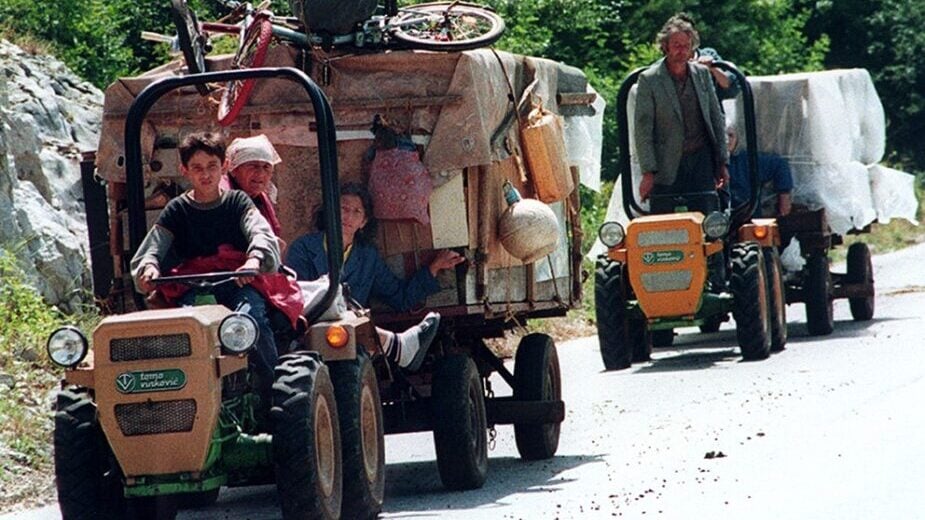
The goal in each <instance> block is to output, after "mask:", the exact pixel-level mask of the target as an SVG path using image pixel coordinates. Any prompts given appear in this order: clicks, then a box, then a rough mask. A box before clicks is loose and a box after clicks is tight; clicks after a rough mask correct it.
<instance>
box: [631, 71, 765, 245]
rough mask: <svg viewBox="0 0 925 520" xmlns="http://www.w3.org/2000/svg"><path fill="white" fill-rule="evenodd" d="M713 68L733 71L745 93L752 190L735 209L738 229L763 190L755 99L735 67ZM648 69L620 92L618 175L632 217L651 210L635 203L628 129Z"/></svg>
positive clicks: (746, 133) (747, 143)
mask: <svg viewBox="0 0 925 520" xmlns="http://www.w3.org/2000/svg"><path fill="white" fill-rule="evenodd" d="M713 65H715V66H718V67H719V68H721V69H722V70H725V71H728V72H731V73H732V74H733V75H734V76H735V77H736V81H738V83H739V86H740V87H741V90H742V93H741V95H742V101H743V105H744V114H743V115H744V116H745V137H746V139H745V141H746V158H747V161H746V162H747V163H748V176H749V179H751V188H752V189H751V193H750V194H749V199H748V201H747V202H745V203H743V204H741V205H740V206H738V207H736V208H733V209H732V223H733V227H737V226H739V225H741V224H743V223H745V222H746V221H747V220H749V218H751V215H752V213H754V211H755V207H756V206H757V204H758V193H759V191H760V189H761V185H760V182H759V178H758V148H757V143H758V138H757V132H756V130H755V104H754V97H753V96H752V87H751V85H749V83H748V81H747V80H746V79H745V75H744V74H742V72H741V71H739V69H737V68H736V67H735V66H734V65H732V64H731V63H729V62H726V61H715V62H713ZM647 68H648V67H640V68H638V69H636V70H634V71H633V72H631V73H630V74H629V75H628V76H627V77H626V79H625V80H623V84H621V85H620V90H619V91H618V93H617V133H618V141H617V144H618V146H619V156H620V157H619V161H620V169H619V176H620V180H621V182H622V184H621V186H622V188H623V210H624V211H626V215H627V217H629V218H634V217H637V216H640V215H648V214H650V212H649V211H647V210H644V209H642V208H641V207H640V206H639V203H638V202H637V201H636V193H635V191H634V190H633V175H632V167H631V164H630V153H631V151H630V139H629V127H628V125H627V121H628V117H627V103H628V101H629V95H630V90H631V89H632V87H633V85H635V84H636V82H637V81H638V80H639V75H640V74H642V72H643V71H645V70H646V69H647Z"/></svg>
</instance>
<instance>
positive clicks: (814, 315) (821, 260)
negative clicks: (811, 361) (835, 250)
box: [803, 254, 835, 336]
mask: <svg viewBox="0 0 925 520" xmlns="http://www.w3.org/2000/svg"><path fill="white" fill-rule="evenodd" d="M805 269H806V277H805V279H804V285H803V291H804V293H805V295H806V328H807V330H808V331H809V334H810V336H825V335H826V334H831V333H832V330H833V329H834V328H835V318H834V315H833V312H832V274H831V273H830V272H829V258H828V257H827V256H825V255H822V254H815V255H812V256H810V257H809V258H808V259H807V260H806V267H805Z"/></svg>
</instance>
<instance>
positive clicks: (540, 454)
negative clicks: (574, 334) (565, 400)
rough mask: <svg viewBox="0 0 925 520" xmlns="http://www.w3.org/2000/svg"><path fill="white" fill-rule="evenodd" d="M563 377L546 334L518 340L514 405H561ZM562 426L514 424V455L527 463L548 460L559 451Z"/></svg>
mask: <svg viewBox="0 0 925 520" xmlns="http://www.w3.org/2000/svg"><path fill="white" fill-rule="evenodd" d="M561 399H562V376H561V373H560V371H559V356H558V354H557V353H556V345H555V343H553V340H552V338H551V337H549V336H547V335H546V334H528V335H526V336H524V337H523V339H521V340H520V344H519V345H518V346H517V354H516V355H515V358H514V400H515V401H560V400H561ZM560 426H561V423H558V422H556V423H548V424H516V423H515V424H514V439H515V440H516V441H517V451H518V452H519V453H520V457H521V458H523V459H526V460H541V459H548V458H550V457H552V456H553V455H555V454H556V450H557V449H558V448H559V431H560Z"/></svg>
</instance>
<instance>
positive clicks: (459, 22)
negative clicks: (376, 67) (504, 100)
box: [171, 0, 505, 126]
mask: <svg viewBox="0 0 925 520" xmlns="http://www.w3.org/2000/svg"><path fill="white" fill-rule="evenodd" d="M218 1H220V2H221V3H222V4H224V5H225V6H228V7H230V8H231V13H230V14H229V15H228V16H226V17H225V19H226V20H227V21H226V22H225V23H216V22H203V23H200V22H198V21H197V19H196V15H195V13H194V12H193V11H192V10H191V9H190V8H189V6H188V5H187V2H186V0H171V12H172V18H173V20H174V24H175V26H176V29H177V43H178V45H179V47H180V50H181V51H182V53H183V57H184V60H185V62H186V66H187V71H188V72H189V73H190V74H198V73H200V72H205V69H206V62H205V55H206V54H207V53H208V52H209V51H211V43H210V35H211V34H212V33H224V34H238V38H239V42H238V47H237V52H236V53H235V56H234V58H233V59H232V64H231V68H232V69H243V68H259V67H261V66H262V65H263V63H264V61H265V60H266V55H267V51H268V49H269V46H270V42H271V40H272V39H273V38H276V39H277V40H278V41H281V42H283V43H288V44H291V45H295V46H296V47H299V48H302V49H308V50H311V49H315V48H320V49H324V50H330V49H332V48H343V47H354V48H357V49H364V50H365V49H371V50H381V49H420V50H430V51H443V52H458V51H464V50H471V49H476V48H479V47H485V46H488V45H491V44H493V43H494V42H496V41H497V40H498V39H499V38H500V37H501V36H502V34H503V33H504V28H505V25H504V19H502V18H501V17H500V16H498V15H497V14H496V13H495V12H493V11H491V10H490V9H489V8H486V7H483V6H480V5H477V4H470V3H464V2H460V1H458V0H457V1H453V2H433V3H427V4H418V5H414V6H410V7H398V5H397V0H385V2H384V5H383V6H381V7H382V9H383V14H376V15H373V16H371V17H370V18H368V19H367V20H365V21H363V22H359V23H358V24H357V26H356V30H355V31H353V32H350V33H346V34H338V35H331V34H327V33H319V34H312V33H310V32H308V30H307V26H306V25H304V24H303V23H302V21H300V20H299V19H298V18H291V17H287V18H283V17H276V16H274V15H273V13H272V12H270V11H269V10H267V9H266V8H265V7H266V6H267V5H268V4H269V2H268V1H265V2H264V3H263V4H261V5H259V6H257V7H256V8H255V7H254V6H252V5H251V4H250V3H247V2H238V1H236V0H218ZM229 22H231V23H229ZM235 22H236V23H235ZM254 84H255V83H254V80H252V79H251V80H244V81H235V82H229V83H228V84H227V85H226V88H225V90H224V92H223V93H222V98H221V102H220V104H219V110H218V123H219V124H220V125H222V126H229V125H231V124H232V123H233V122H234V120H235V119H236V118H237V116H238V114H239V113H240V112H241V110H242V109H243V108H244V105H246V104H247V100H248V98H249V96H250V93H251V91H252V90H253V88H254ZM200 93H202V94H203V95H206V94H207V92H203V89H200Z"/></svg>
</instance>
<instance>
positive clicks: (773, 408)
mask: <svg viewBox="0 0 925 520" xmlns="http://www.w3.org/2000/svg"><path fill="white" fill-rule="evenodd" d="M922 258H925V246H919V247H916V248H912V249H909V250H906V251H903V252H900V253H896V254H892V255H886V256H882V257H877V258H875V269H876V271H875V273H876V278H877V287H878V291H879V293H880V294H879V295H878V300H877V312H876V315H875V319H874V320H873V321H871V322H867V323H855V322H852V321H851V320H850V315H849V312H848V306H847V302H844V301H837V302H836V306H835V311H836V320H837V323H836V330H835V333H834V334H833V335H831V336H829V337H827V338H824V339H817V338H810V337H808V336H807V335H806V330H805V326H804V325H803V320H804V316H803V312H802V306H791V307H789V308H788V312H789V321H790V333H791V338H790V343H789V344H788V347H787V350H785V351H784V352H782V353H780V354H776V355H773V356H772V357H771V358H770V359H768V360H765V361H762V362H750V363H745V362H741V361H740V358H739V355H738V349H737V347H736V346H735V339H734V331H733V329H732V327H731V326H730V325H729V324H726V325H725V326H724V328H723V329H722V330H721V331H720V332H718V333H716V334H710V335H700V334H684V335H682V336H680V337H678V338H677V340H676V343H675V346H674V347H673V348H671V349H660V350H656V352H655V354H654V356H653V360H652V361H651V362H649V363H644V364H640V365H634V366H633V368H631V369H629V370H625V371H618V372H604V371H603V370H602V365H601V361H600V353H599V351H598V347H597V340H596V338H593V337H592V338H581V339H576V340H574V341H570V342H567V343H564V344H561V345H559V355H560V361H561V364H562V371H563V386H564V399H565V401H566V406H567V417H566V421H565V423H564V424H563V428H562V438H561V443H560V447H559V451H558V453H557V455H556V457H555V458H553V459H551V460H548V461H539V462H524V461H521V460H520V459H519V458H518V456H517V451H516V448H515V446H514V439H513V431H512V429H511V428H510V427H499V428H498V435H497V441H496V445H495V447H494V450H493V451H491V452H490V460H489V477H488V481H487V482H486V484H485V486H484V488H483V489H480V490H476V491H469V492H447V491H444V490H443V489H442V488H441V486H440V483H439V477H438V475H437V469H436V464H435V462H434V451H433V443H432V440H431V437H430V435H429V434H409V435H400V436H390V437H388V438H387V441H386V442H387V460H388V461H389V464H388V467H387V479H388V480H387V488H386V495H387V496H386V504H385V511H384V513H383V515H382V516H383V517H384V518H394V519H406V518H413V519H416V520H417V519H423V518H449V519H457V518H458V519H466V520H472V519H480V518H523V519H536V518H550V519H552V518H561V519H567V518H613V517H622V518H684V519H689V518H711V519H727V518H728V519H739V518H746V517H747V518H749V519H778V518H779V519H795V518H801V519H804V518H805V519H816V518H831V519H840V520H841V519H853V518H857V519H862V518H863V519H870V518H891V519H893V518H921V517H923V516H925V513H923V512H922V506H925V494H923V493H922V490H923V489H925V471H922V470H921V469H920V468H921V467H925V442H922V440H921V432H922V431H925V409H923V407H922V406H921V405H920V403H921V401H922V399H925V397H923V396H925V342H923V338H925V318H923V314H925V313H923V311H925V266H921V263H922V262H921V260H920V259H922ZM688 332H690V331H688ZM501 387H503V384H499V385H496V388H501ZM498 393H499V394H500V393H502V392H501V391H499V392H498ZM710 453H712V454H713V457H712V458H708V454H710ZM58 517H59V516H58V515H57V512H56V510H55V509H54V508H45V509H42V510H37V511H33V512H31V513H20V514H15V515H11V516H10V515H7V516H0V519H2V520H11V519H13V518H15V519H37V518H42V519H45V518H49V519H56V518H58ZM278 517H279V513H278V510H277V509H276V506H275V504H274V492H273V488H272V487H261V488H249V489H243V490H233V491H231V492H223V494H222V498H221V499H220V501H219V503H218V504H216V505H215V506H214V507H213V508H211V509H209V510H206V511H202V512H198V513H196V514H193V513H192V512H186V513H183V514H182V515H181V518H207V519H226V518H250V519H264V518H266V519H270V518H278Z"/></svg>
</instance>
